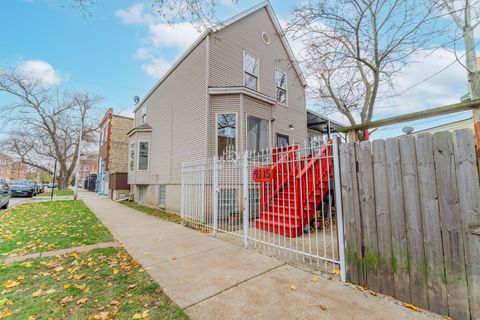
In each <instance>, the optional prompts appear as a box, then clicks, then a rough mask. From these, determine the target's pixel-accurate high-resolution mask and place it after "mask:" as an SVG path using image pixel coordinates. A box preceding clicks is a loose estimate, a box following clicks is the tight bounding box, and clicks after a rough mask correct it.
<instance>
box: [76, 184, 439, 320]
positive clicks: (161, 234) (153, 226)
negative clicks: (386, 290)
mask: <svg viewBox="0 0 480 320" xmlns="http://www.w3.org/2000/svg"><path fill="white" fill-rule="evenodd" d="M80 197H81V199H83V200H84V201H85V203H86V204H87V206H88V207H90V209H91V210H92V211H93V212H94V213H95V214H96V215H97V216H98V217H99V218H100V220H101V221H102V222H103V223H104V224H105V225H106V226H107V227H108V228H109V229H110V231H111V232H112V233H113V234H114V235H115V237H116V238H117V239H118V240H119V241H121V242H122V243H123V244H124V245H125V248H126V249H127V251H128V252H129V253H130V255H132V256H133V257H134V258H135V259H137V260H139V261H140V263H141V264H142V265H143V266H144V267H145V268H146V270H147V271H148V273H149V274H150V275H151V276H152V277H153V278H154V279H155V280H156V281H157V282H158V283H159V284H160V286H161V287H162V288H163V290H164V291H165V293H166V294H167V295H168V296H169V297H170V298H172V299H173V300H174V301H175V302H176V303H177V304H178V305H179V306H181V307H182V308H184V309H185V310H186V311H187V313H188V314H189V315H190V317H191V318H192V319H242V320H243V319H274V320H280V319H441V318H442V317H440V316H436V315H433V314H431V313H428V312H426V311H422V312H421V313H419V312H415V311H412V310H410V309H407V308H405V307H403V306H401V305H399V303H398V302H396V301H394V300H393V299H391V298H387V297H383V296H380V295H379V296H373V295H370V294H368V293H366V292H361V291H359V290H357V289H355V288H354V287H353V286H351V285H345V284H343V283H341V282H339V281H336V280H329V279H327V278H324V277H318V276H317V278H318V281H315V282H312V281H311V279H312V277H313V275H312V274H311V273H309V272H306V271H303V270H300V269H297V268H295V267H291V266H287V265H285V264H284V263H282V262H280V261H278V260H276V259H274V258H271V257H267V256H265V255H262V254H260V253H256V252H253V251H250V250H247V249H244V248H241V247H239V246H235V245H233V244H230V243H227V242H224V241H222V240H220V239H216V238H213V237H211V236H208V235H205V234H202V233H199V232H197V231H194V230H191V229H188V228H185V227H183V226H180V225H176V224H173V223H170V222H166V221H163V220H161V219H159V218H156V217H152V216H149V215H147V214H144V213H141V212H138V211H136V210H133V209H131V208H128V207H126V206H123V205H121V204H119V203H115V202H113V201H111V200H109V199H107V198H105V197H100V196H98V195H96V194H94V193H89V192H83V193H81V195H80ZM292 285H294V286H295V288H296V289H295V290H292ZM320 305H322V306H325V307H326V310H323V309H325V308H324V307H322V308H321V307H320Z"/></svg>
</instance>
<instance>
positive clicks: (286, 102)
mask: <svg viewBox="0 0 480 320" xmlns="http://www.w3.org/2000/svg"><path fill="white" fill-rule="evenodd" d="M277 71H280V72H281V73H283V74H284V75H285V89H283V88H280V89H282V90H285V103H283V102H280V101H278V100H277V90H278V88H279V87H277ZM274 80H275V81H274V88H275V91H274V92H275V102H276V103H277V104H278V105H281V106H284V107H286V106H287V104H288V76H287V73H286V72H284V71H283V70H282V69H279V68H275V75H274Z"/></svg>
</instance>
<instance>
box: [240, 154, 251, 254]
mask: <svg viewBox="0 0 480 320" xmlns="http://www.w3.org/2000/svg"><path fill="white" fill-rule="evenodd" d="M248 182H249V181H248V150H245V151H244V153H243V179H242V185H243V245H244V246H245V248H248V228H249V225H248V224H249V221H248V211H249V207H250V206H249V204H248V200H249V199H248Z"/></svg>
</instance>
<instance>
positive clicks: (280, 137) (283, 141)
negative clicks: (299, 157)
mask: <svg viewBox="0 0 480 320" xmlns="http://www.w3.org/2000/svg"><path fill="white" fill-rule="evenodd" d="M288 144H289V138H288V136H287V135H284V134H280V133H277V147H283V146H288Z"/></svg>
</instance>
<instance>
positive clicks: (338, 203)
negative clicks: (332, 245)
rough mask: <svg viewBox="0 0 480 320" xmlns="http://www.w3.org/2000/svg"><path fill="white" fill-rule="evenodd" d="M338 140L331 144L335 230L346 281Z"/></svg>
mask: <svg viewBox="0 0 480 320" xmlns="http://www.w3.org/2000/svg"><path fill="white" fill-rule="evenodd" d="M338 140H339V137H338V136H335V137H333V139H332V143H333V174H334V179H335V209H336V213H337V229H338V255H339V258H340V280H342V281H343V282H345V281H346V274H347V269H346V265H345V240H344V231H343V211H342V190H341V183H340V159H339V157H338Z"/></svg>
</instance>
